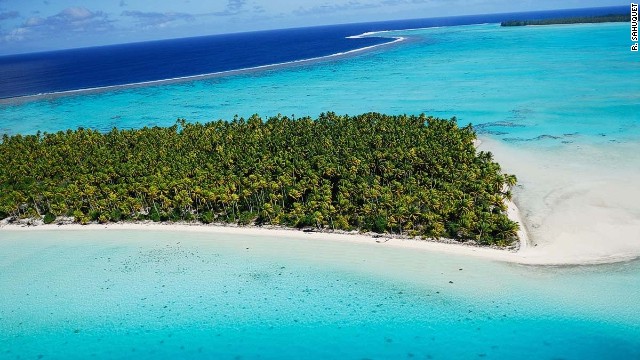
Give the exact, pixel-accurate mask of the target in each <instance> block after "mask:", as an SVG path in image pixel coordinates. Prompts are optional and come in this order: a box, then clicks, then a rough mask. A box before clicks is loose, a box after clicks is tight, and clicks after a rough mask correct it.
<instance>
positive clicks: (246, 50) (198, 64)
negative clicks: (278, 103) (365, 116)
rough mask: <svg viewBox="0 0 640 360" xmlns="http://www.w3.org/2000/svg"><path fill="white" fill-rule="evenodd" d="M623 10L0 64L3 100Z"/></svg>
mask: <svg viewBox="0 0 640 360" xmlns="http://www.w3.org/2000/svg"><path fill="white" fill-rule="evenodd" d="M626 12H628V8H627V7H626V6H618V7H602V8H590V9H571V10H555V11H538V12H528V13H509V14H489V15H472V16H458V17H441V18H429V19H414V20H401V21H386V22H375V23H359V24H345V25H332V26H321V27H312V28H299V29H285V30H271V31H260V32H251V33H238V34H226V35H213V36H202V37H194V38H183V39H172V40H162V41H151V42H142V43H131V44H121V45H111V46H101V47H92V48H81V49H72V50H61V51H53V52H42V53H30V54H18V55H9V56H2V57H0V74H1V76H0V99H3V98H12V97H19V96H29V95H37V94H48V93H54V92H63V91H71V90H79V89H90V88H97V87H105V86H114V85H125V84H133V83H139V82H148V81H158V80H165V79H174V78H180V77H188V76H195V75H202V74H211V73H218V72H223V71H230V70H238V69H246V68H252V67H257V66H264V65H270V64H280V63H286V62H292V61H297V60H303V59H311V58H317V57H323V56H328V55H332V54H338V53H343V52H347V51H351V50H355V49H359V48H363V47H368V46H372V45H377V44H382V43H386V42H389V41H392V39H389V38H384V37H365V38H348V37H349V36H354V35H359V34H362V33H365V32H372V31H383V30H401V29H414V28H428V27H437V26H453V25H467V24H482V23H496V22H500V21H504V20H513V19H521V20H523V19H543V18H554V17H564V16H581V15H603V14H612V13H616V14H620V13H626Z"/></svg>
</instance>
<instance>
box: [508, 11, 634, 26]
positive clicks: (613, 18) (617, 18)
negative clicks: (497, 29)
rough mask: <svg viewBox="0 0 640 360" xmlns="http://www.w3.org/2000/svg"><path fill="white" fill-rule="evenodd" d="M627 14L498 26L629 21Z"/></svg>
mask: <svg viewBox="0 0 640 360" xmlns="http://www.w3.org/2000/svg"><path fill="white" fill-rule="evenodd" d="M630 21H631V15H629V14H609V15H599V16H578V17H567V18H555V19H542V20H508V21H503V22H501V23H500V26H528V25H558V24H592V23H605V22H630Z"/></svg>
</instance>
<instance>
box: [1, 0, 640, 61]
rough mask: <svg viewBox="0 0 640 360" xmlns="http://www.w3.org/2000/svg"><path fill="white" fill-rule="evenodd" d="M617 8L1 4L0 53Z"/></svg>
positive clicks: (141, 0)
mask: <svg viewBox="0 0 640 360" xmlns="http://www.w3.org/2000/svg"><path fill="white" fill-rule="evenodd" d="M622 4H624V3H621V2H620V0H565V1H559V0H484V1H480V0H334V1H327V0H295V1H282V0H214V1H207V0H169V1H167V0H82V1H80V0H0V54H11V53H20V52H31V51H41V50H52V49H61V48H70V47H83V46H93V45H105V44H114V43H124V42H134V41H145V40H152V39H165V38H176V37H187V36H197V35H209V34H220V33H230V32H241V31H252V30H262V29H276V28H289V27H304V26H313V25H323V24H338V23H352V22H366V21H378V20H393V19H410V18H427V17H439V16H452V15H467V14H486V13H500V12H515V11H529V10H545V9H564V8H583V7H596V6H610V5H622ZM627 4H628V3H627Z"/></svg>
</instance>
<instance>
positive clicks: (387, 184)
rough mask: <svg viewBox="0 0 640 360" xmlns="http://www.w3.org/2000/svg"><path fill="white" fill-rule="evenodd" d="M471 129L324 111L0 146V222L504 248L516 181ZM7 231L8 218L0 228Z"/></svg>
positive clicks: (452, 122)
mask: <svg viewBox="0 0 640 360" xmlns="http://www.w3.org/2000/svg"><path fill="white" fill-rule="evenodd" d="M475 141H476V134H475V132H474V130H473V128H472V127H471V125H468V126H464V127H460V126H458V123H457V120H456V118H452V119H438V118H434V117H430V116H429V117H428V116H425V115H420V116H413V115H411V116H408V115H397V116H391V115H384V114H379V113H366V114H362V115H357V116H348V115H337V114H335V113H332V112H328V113H323V114H320V116H319V117H318V118H317V119H312V118H310V117H302V118H296V117H294V116H292V117H287V116H281V115H278V116H274V117H271V118H269V119H267V120H266V121H265V120H263V119H262V118H260V117H259V116H258V115H253V116H251V117H250V118H249V119H243V118H238V117H235V118H234V119H233V120H231V121H223V120H218V121H213V122H209V123H205V124H202V123H189V122H187V121H186V120H185V119H179V120H178V121H177V122H176V124H175V125H173V126H171V127H145V128H141V129H117V128H114V129H112V130H111V131H108V132H100V131H97V130H92V129H83V128H79V129H77V130H67V131H59V132H57V133H40V132H38V133H37V134H34V135H12V136H9V135H6V134H5V135H3V137H2V141H1V142H0V157H1V158H2V159H3V161H2V162H0V219H5V221H16V220H18V219H36V220H38V221H41V222H42V221H43V222H44V223H54V222H60V221H62V220H63V219H66V221H73V222H76V223H80V224H88V223H112V222H122V221H125V222H136V221H154V222H166V221H170V222H200V223H205V224H208V223H213V222H215V223H228V224H239V225H252V224H253V225H263V224H264V225H267V224H270V225H281V226H285V227H291V228H312V229H319V230H346V231H352V230H358V231H364V232H376V233H387V234H399V235H404V236H409V237H420V238H430V239H438V238H447V239H455V240H458V241H460V242H463V241H469V240H471V241H473V242H475V243H476V244H479V245H495V246H501V247H504V246H508V245H511V244H513V243H514V242H516V241H517V240H518V236H517V231H518V229H519V225H518V223H517V222H515V221H513V220H511V219H510V218H509V217H508V216H507V214H506V212H507V202H508V201H509V200H510V199H511V187H512V186H514V185H515V183H516V177H515V176H514V175H509V174H505V173H503V172H502V171H501V168H500V165H499V164H498V163H496V162H495V161H494V160H493V156H492V154H491V153H490V152H483V151H477V149H476V146H475ZM7 219H8V220H7Z"/></svg>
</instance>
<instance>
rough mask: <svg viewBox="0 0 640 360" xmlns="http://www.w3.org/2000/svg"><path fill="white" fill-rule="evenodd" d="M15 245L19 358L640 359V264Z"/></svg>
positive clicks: (306, 249) (102, 240) (9, 353)
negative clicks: (549, 265)
mask: <svg viewBox="0 0 640 360" xmlns="http://www.w3.org/2000/svg"><path fill="white" fill-rule="evenodd" d="M2 235H3V240H2V242H1V243H0V248H1V249H2V251H1V252H0V253H1V254H2V255H0V268H1V270H2V271H1V272H0V292H1V293H2V294H3V299H2V301H0V317H2V322H1V324H2V325H0V327H1V328H2V331H0V354H2V357H3V358H38V357H40V356H42V358H88V357H97V358H127V357H131V356H134V357H136V358H193V357H198V358H229V359H231V358H267V359H269V358H274V359H275V358H301V357H305V358H322V357H334V358H335V357H338V358H350V359H363V358H371V359H374V358H378V359H382V358H419V359H425V358H433V359H438V358H440V359H442V358H447V359H450V358H521V357H522V356H523V355H524V354H526V355H525V357H530V358H541V359H544V358H547V359H552V358H564V359H602V358H637V357H638V356H639V355H640V342H639V341H638V339H640V337H639V336H638V335H640V325H639V322H638V321H637V320H638V318H637V314H638V313H639V311H640V304H639V303H638V302H637V301H636V299H637V298H638V296H640V293H639V292H638V291H640V290H639V289H640V277H638V276H636V274H637V273H638V271H640V263H638V262H632V263H620V264H614V265H604V266H600V267H569V268H562V269H558V268H546V267H531V266H520V265H513V264H507V263H498V262H491V261H487V260H482V259H476V258H469V257H462V256H453V255H443V254H438V253H428V252H416V251H415V250H410V249H402V248H382V247H376V246H375V245H373V244H358V243H345V242H340V241H331V240H327V241H323V240H306V239H304V235H301V236H300V238H299V239H292V238H288V239H276V238H269V237H246V236H238V235H224V234H207V233H179V232H154V231H151V232H149V231H117V230H107V231H103V232H97V231H28V232H25V231H3V232H2ZM560 270H561V271H560Z"/></svg>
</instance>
